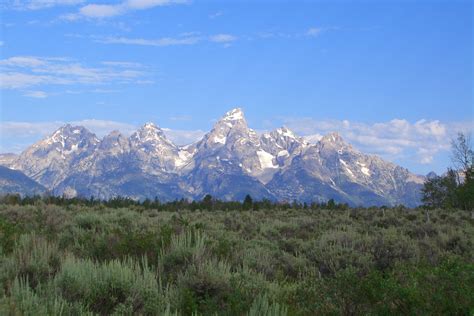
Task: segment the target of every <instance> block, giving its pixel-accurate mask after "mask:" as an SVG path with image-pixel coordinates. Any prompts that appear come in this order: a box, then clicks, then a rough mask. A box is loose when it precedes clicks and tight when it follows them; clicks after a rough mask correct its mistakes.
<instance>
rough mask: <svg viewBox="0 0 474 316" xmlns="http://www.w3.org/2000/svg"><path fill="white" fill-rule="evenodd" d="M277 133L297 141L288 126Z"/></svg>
mask: <svg viewBox="0 0 474 316" xmlns="http://www.w3.org/2000/svg"><path fill="white" fill-rule="evenodd" d="M276 132H277V134H278V135H281V136H284V137H288V138H293V139H296V135H295V133H293V131H292V130H290V129H288V128H287V127H286V126H282V127H280V128H277V129H276Z"/></svg>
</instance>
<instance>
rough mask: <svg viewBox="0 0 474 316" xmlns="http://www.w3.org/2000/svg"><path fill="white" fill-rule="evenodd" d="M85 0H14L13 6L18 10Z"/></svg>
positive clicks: (68, 4)
mask: <svg viewBox="0 0 474 316" xmlns="http://www.w3.org/2000/svg"><path fill="white" fill-rule="evenodd" d="M84 2H85V0H14V1H13V5H12V8H14V9H17V10H39V9H46V8H51V7H56V6H72V5H78V4H81V3H84Z"/></svg>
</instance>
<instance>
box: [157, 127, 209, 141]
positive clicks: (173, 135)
mask: <svg viewBox="0 0 474 316" xmlns="http://www.w3.org/2000/svg"><path fill="white" fill-rule="evenodd" d="M163 132H164V133H165V135H166V137H168V138H169V139H170V140H171V141H172V142H173V143H175V144H176V145H188V144H191V143H194V142H196V141H198V140H200V139H201V138H202V137H203V136H204V134H206V132H204V131H202V130H180V129H170V128H163Z"/></svg>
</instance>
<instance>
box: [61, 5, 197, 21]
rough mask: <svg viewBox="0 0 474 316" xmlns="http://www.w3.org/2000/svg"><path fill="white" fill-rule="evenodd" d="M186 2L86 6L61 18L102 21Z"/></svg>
mask: <svg viewBox="0 0 474 316" xmlns="http://www.w3.org/2000/svg"><path fill="white" fill-rule="evenodd" d="M185 3H188V1H186V0H126V1H123V2H120V3H118V4H96V3H91V4H87V5H85V6H83V7H81V8H80V9H79V11H78V12H77V13H72V14H67V15H64V16H62V18H63V19H66V20H78V19H81V18H91V19H104V18H111V17H115V16H119V15H124V14H126V13H128V12H130V11H136V10H146V9H151V8H154V7H158V6H165V5H172V4H185Z"/></svg>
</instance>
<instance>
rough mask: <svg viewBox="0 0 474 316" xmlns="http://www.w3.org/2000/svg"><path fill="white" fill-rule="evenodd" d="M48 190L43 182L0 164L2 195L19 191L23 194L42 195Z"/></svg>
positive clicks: (0, 188) (0, 192)
mask: <svg viewBox="0 0 474 316" xmlns="http://www.w3.org/2000/svg"><path fill="white" fill-rule="evenodd" d="M45 192H46V188H45V187H44V186H42V185H41V184H39V183H37V182H35V181H33V180H32V179H30V178H29V177H27V176H26V175H25V174H24V173H23V172H21V171H18V170H12V169H9V168H7V167H3V166H0V195H3V194H7V193H18V194H20V195H22V196H28V195H40V194H44V193H45Z"/></svg>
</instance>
